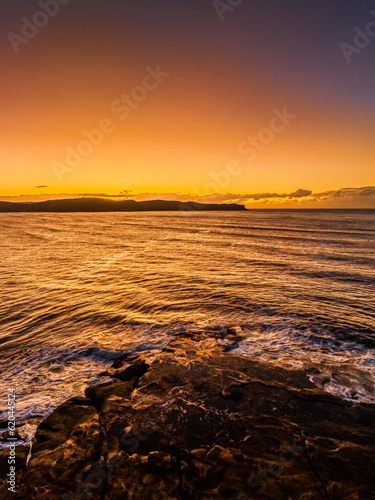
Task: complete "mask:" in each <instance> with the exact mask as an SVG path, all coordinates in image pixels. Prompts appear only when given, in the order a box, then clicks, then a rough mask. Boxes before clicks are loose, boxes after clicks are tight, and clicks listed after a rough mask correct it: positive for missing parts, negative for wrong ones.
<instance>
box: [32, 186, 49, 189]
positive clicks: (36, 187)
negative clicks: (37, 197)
mask: <svg viewBox="0 0 375 500" xmlns="http://www.w3.org/2000/svg"><path fill="white" fill-rule="evenodd" d="M48 187H49V186H35V189H42V188H48Z"/></svg>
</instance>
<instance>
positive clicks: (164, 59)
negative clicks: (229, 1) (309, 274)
mask: <svg viewBox="0 0 375 500" xmlns="http://www.w3.org/2000/svg"><path fill="white" fill-rule="evenodd" d="M40 10H41V9H40V6H39V5H38V3H37V2H33V1H32V2H30V1H26V0H20V1H18V2H13V1H12V0H6V1H4V2H3V3H2V6H1V14H2V15H1V16H0V19H1V20H0V47H1V53H2V56H3V71H2V74H1V76H0V82H1V90H2V92H1V98H2V120H1V125H0V127H1V130H0V149H1V162H2V176H1V177H2V182H1V186H0V196H2V197H6V196H18V195H25V194H27V195H33V194H40V193H42V194H43V193H46V194H56V193H67V194H77V193H82V192H84V193H96V192H105V193H107V194H114V193H118V192H120V191H123V190H127V189H129V190H132V191H133V192H134V193H140V192H142V193H147V192H151V193H176V192H179V193H184V194H190V195H194V194H197V193H205V190H206V191H208V190H209V189H210V188H208V186H209V183H210V182H211V183H212V181H213V179H212V172H214V173H217V172H220V171H222V170H224V169H225V168H226V166H227V164H228V162H230V161H232V160H233V161H236V162H238V163H239V164H240V166H241V172H240V173H239V174H236V175H231V176H230V179H229V182H227V183H222V185H219V186H218V187H219V189H218V190H217V191H219V192H220V193H222V194H223V193H227V192H231V193H240V194H241V193H242V194H243V193H259V192H268V193H269V192H271V193H273V192H274V193H285V192H286V193H292V192H294V191H296V190H298V189H300V188H303V189H306V190H311V191H313V192H324V191H329V190H338V189H340V188H349V187H350V188H360V187H363V186H373V185H375V182H374V160H375V150H374V130H375V113H374V109H375V91H374V81H375V66H374V64H373V61H374V55H375V37H374V38H373V39H372V40H371V41H370V43H369V44H368V46H367V47H365V48H363V49H362V50H361V53H360V54H353V58H352V62H351V64H348V63H347V61H346V59H345V57H344V55H343V53H342V51H341V49H340V43H341V42H343V41H345V42H347V43H351V44H353V39H354V35H355V32H354V28H355V26H359V27H360V28H364V27H365V25H366V24H367V23H368V22H369V21H371V20H373V21H375V17H372V16H371V14H370V11H371V10H375V0H374V1H370V0H363V1H362V2H361V3H360V4H359V3H358V2H356V1H354V0H329V1H327V0H324V1H323V0H315V1H314V2H307V1H301V0H278V1H277V0H244V1H243V2H242V3H241V4H240V5H238V6H237V7H235V8H234V9H233V11H232V12H230V11H228V12H226V13H225V14H224V20H223V21H221V20H220V18H219V16H218V14H217V12H216V10H215V7H214V4H213V2H212V1H211V0H207V1H205V0H200V1H198V0H193V1H189V2H186V1H185V2H184V1H182V0H160V1H158V2H155V1H152V0H143V1H142V2H139V1H136V0H127V1H124V0H109V1H106V2H104V1H100V0H80V1H79V2H78V1H74V0H71V1H70V2H69V3H68V4H67V5H61V6H60V10H59V13H58V14H57V15H56V16H55V17H54V18H51V19H50V20H49V22H48V24H47V25H46V26H45V27H43V28H40V29H39V33H38V34H37V35H36V36H35V37H34V38H33V39H31V40H30V41H29V43H28V44H25V45H20V47H19V48H20V51H19V54H17V55H16V54H15V52H14V50H13V49H12V47H11V44H10V42H9V39H8V37H7V35H8V33H9V32H14V33H16V34H21V28H22V24H23V22H22V21H21V18H22V17H23V16H26V17H27V18H28V19H32V17H33V14H34V13H35V12H37V11H40ZM374 31H375V30H374ZM157 65H160V68H161V69H162V70H163V71H165V72H168V73H169V76H168V77H167V78H165V80H164V81H163V82H162V83H161V84H160V86H159V87H158V88H156V89H155V90H152V91H150V92H149V95H148V96H147V98H146V99H145V100H144V101H143V102H141V103H139V106H138V107H137V108H136V109H134V110H132V111H131V113H130V115H129V117H128V118H127V119H126V120H123V121H122V120H120V119H119V115H118V114H116V113H114V112H113V111H112V110H111V104H112V102H113V101H114V100H116V99H118V98H119V97H120V96H121V94H129V93H130V92H131V91H132V89H133V88H134V87H135V86H136V85H139V84H140V83H141V82H142V80H143V78H144V76H145V74H146V69H145V68H146V67H147V66H150V67H152V68H156V67H157ZM284 106H286V107H287V109H288V112H289V113H292V114H295V115H296V118H295V119H294V120H292V121H291V123H290V124H289V125H288V126H287V127H285V130H283V131H282V132H280V133H277V134H276V135H275V138H274V139H273V140H272V141H271V142H270V143H269V144H267V145H266V147H265V149H264V150H263V151H260V152H259V153H258V154H257V157H256V158H255V159H254V161H252V162H251V163H248V162H246V156H243V155H242V156H241V154H239V152H238V145H239V144H240V143H242V142H244V141H246V139H247V137H248V136H257V134H258V132H259V131H260V130H261V129H263V128H264V127H267V126H268V125H269V123H270V120H271V118H272V116H273V109H275V108H277V109H279V110H282V109H283V108H284ZM103 118H110V119H111V120H112V121H113V124H114V128H115V130H114V131H113V132H112V133H110V134H108V135H106V136H105V138H104V141H103V143H102V144H101V145H100V146H97V147H94V149H93V152H92V154H91V155H89V156H87V157H86V158H84V159H83V161H82V163H81V164H80V165H79V166H78V167H76V168H74V170H73V171H72V172H70V173H67V174H65V175H64V176H63V179H62V181H61V180H59V179H58V178H57V177H56V174H55V172H54V171H53V169H52V166H51V165H52V163H53V162H55V161H57V162H61V163H65V155H66V152H65V148H66V146H71V147H73V148H75V147H76V145H77V144H78V143H79V142H80V141H82V140H83V139H84V136H83V135H82V130H83V129H88V130H91V129H94V128H97V127H98V124H99V123H100V121H101V120H102V119H103ZM36 186H48V187H45V188H40V187H39V188H36ZM371 203H373V200H372V201H371Z"/></svg>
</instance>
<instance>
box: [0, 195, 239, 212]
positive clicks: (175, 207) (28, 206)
mask: <svg viewBox="0 0 375 500" xmlns="http://www.w3.org/2000/svg"><path fill="white" fill-rule="evenodd" d="M215 210H221V211H232V210H246V208H245V205H237V204H236V203H230V204H203V203H197V202H194V201H188V202H181V201H166V200H151V201H134V200H123V201H114V200H107V199H103V198H74V199H64V200H49V201H40V202H31V203H13V202H7V201H0V212H167V211H169V212H177V211H185V212H186V211H190V212H191V211H205V212H206V211H215Z"/></svg>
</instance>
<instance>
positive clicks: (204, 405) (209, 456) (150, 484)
mask: <svg viewBox="0 0 375 500" xmlns="http://www.w3.org/2000/svg"><path fill="white" fill-rule="evenodd" d="M239 340H240V339H239V337H238V336H237V334H236V333H235V332H234V331H231V330H230V329H229V330H228V331H227V332H226V333H225V334H224V333H221V332H215V333H212V332H210V333H207V332H202V333H201V334H197V333H187V332H185V333H181V334H179V335H176V336H175V337H173V339H172V340H171V341H170V343H169V344H168V345H167V346H166V347H165V348H164V349H163V350H162V352H161V353H159V354H157V355H155V353H151V352H144V353H141V354H125V355H123V356H121V357H120V358H118V359H117V360H116V361H115V362H114V363H113V365H112V367H111V368H110V369H109V370H108V371H107V372H105V373H104V374H102V375H109V376H110V377H111V380H110V381H109V382H107V383H104V384H101V385H97V386H90V387H88V388H87V390H86V395H85V396H86V397H84V398H83V397H77V398H72V399H70V400H68V401H66V402H65V403H64V404H62V405H61V406H59V407H58V408H56V409H55V410H54V412H53V413H52V414H51V415H49V416H48V417H47V418H46V419H45V420H43V421H42V422H41V423H40V424H39V426H38V429H37V433H36V436H35V439H34V444H33V448H32V454H31V458H30V460H29V461H28V464H27V466H26V462H27V456H28V453H29V449H28V448H27V447H25V446H20V447H18V448H17V452H16V454H17V464H16V477H17V493H16V494H13V493H10V492H9V491H8V489H7V488H8V486H7V483H6V474H7V473H9V465H8V463H7V459H8V455H9V451H8V450H3V451H1V452H0V477H1V478H2V479H1V480H0V499H8V498H16V499H17V500H23V499H25V500H26V499H27V500H29V499H43V500H44V499H46V500H47V499H48V500H55V499H56V500H57V499H59V500H73V499H75V500H77V499H94V500H96V499H97V500H107V499H108V500H117V499H118V500H120V499H129V500H138V499H139V500H161V499H173V500H174V499H176V500H180V499H181V500H188V499H194V500H200V499H202V500H203V499H204V500H214V499H234V500H250V499H253V498H256V499H257V498H259V499H268V500H269V499H275V500H294V499H297V500H315V499H317V500H318V499H323V500H328V499H329V500H359V499H361V500H362V499H363V500H371V499H374V498H375V475H374V470H375V405H370V404H363V403H351V402H347V401H344V400H341V399H339V398H336V397H335V396H332V395H330V394H327V393H326V392H324V391H323V390H322V389H321V388H318V387H317V386H316V385H314V384H313V383H312V382H311V381H310V380H309V378H308V376H307V374H306V373H305V372H303V371H288V370H285V369H282V368H277V367H273V366H271V365H268V364H265V363H262V362H258V361H253V360H250V359H247V358H244V357H241V356H238V355H235V354H231V353H229V352H228V351H230V350H231V349H232V348H233V347H234V346H236V345H237V342H238V341H239Z"/></svg>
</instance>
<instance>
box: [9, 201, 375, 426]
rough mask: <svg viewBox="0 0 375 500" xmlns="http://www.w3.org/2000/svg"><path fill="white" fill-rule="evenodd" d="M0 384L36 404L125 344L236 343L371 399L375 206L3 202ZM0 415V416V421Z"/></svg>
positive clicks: (71, 389)
mask: <svg viewBox="0 0 375 500" xmlns="http://www.w3.org/2000/svg"><path fill="white" fill-rule="evenodd" d="M0 228H1V241H0V249H1V250H0V251H1V262H0V268H1V289H0V298H1V303H0V332H1V333H0V351H1V352H0V354H1V374H0V379H1V394H3V395H4V396H5V395H6V391H7V388H8V387H11V386H14V387H15V388H16V390H17V394H18V408H17V416H18V419H24V418H29V417H38V416H43V415H46V414H47V413H48V412H50V411H51V409H52V408H54V407H55V406H56V405H58V404H59V403H61V402H62V401H64V400H65V399H67V398H68V397H70V396H71V395H73V394H82V393H83V391H84V388H85V387H87V384H90V383H94V382H95V378H96V376H97V374H98V373H99V372H100V371H103V369H104V368H105V367H106V366H108V365H109V364H110V363H111V360H113V359H114V358H116V357H117V356H118V355H120V354H121V353H122V352H123V351H125V350H129V349H131V350H142V349H160V348H161V347H162V346H163V345H164V344H165V343H166V342H167V341H168V338H170V336H171V335H173V333H174V332H177V331H181V330H183V329H194V330H199V329H213V328H227V327H232V328H236V329H238V331H241V332H242V333H243V334H244V338H245V340H244V341H243V342H242V343H241V344H240V345H239V347H238V349H236V351H235V352H237V353H240V354H243V355H246V356H250V357H254V358H256V359H263V360H265V361H267V362H269V363H274V364H279V365H281V366H286V367H288V368H290V369H300V368H302V369H305V370H307V372H308V373H309V375H310V378H311V380H312V381H313V382H314V383H316V384H317V385H318V386H321V387H324V388H325V389H326V390H327V391H329V392H332V393H335V394H339V395H340V396H341V397H344V398H347V399H352V400H354V401H372V402H375V394H374V380H375V359H374V347H375V294H374V290H375V211H276V210H275V211H249V212H238V213H237V212H226V213H223V212H212V213H203V212H196V213H192V214H190V215H188V216H184V215H182V214H180V213H173V212H169V213H167V212H164V213H155V212H154V213H111V214H108V213H107V214H1V215H0ZM1 418H4V413H3V414H0V419H1Z"/></svg>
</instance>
